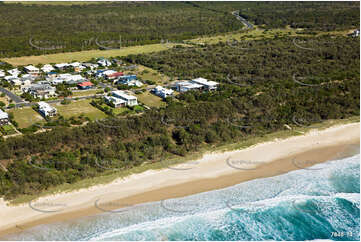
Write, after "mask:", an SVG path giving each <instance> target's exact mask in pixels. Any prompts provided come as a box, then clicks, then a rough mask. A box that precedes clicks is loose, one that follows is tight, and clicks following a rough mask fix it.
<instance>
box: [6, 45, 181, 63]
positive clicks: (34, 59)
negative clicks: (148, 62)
mask: <svg viewBox="0 0 361 242" xmlns="http://www.w3.org/2000/svg"><path fill="white" fill-rule="evenodd" d="M173 46H174V44H167V45H165V44H152V45H142V46H130V47H124V48H122V49H116V50H87V51H78V52H67V53H59V54H51V55H40V56H24V57H14V58H4V59H2V60H3V61H6V62H8V63H10V64H12V65H14V66H20V65H28V64H33V65H36V64H48V63H62V62H71V61H73V60H76V61H88V60H90V59H92V58H97V57H106V58H108V57H115V56H127V55H130V54H142V53H149V52H156V51H162V50H166V49H169V48H172V47H173Z"/></svg>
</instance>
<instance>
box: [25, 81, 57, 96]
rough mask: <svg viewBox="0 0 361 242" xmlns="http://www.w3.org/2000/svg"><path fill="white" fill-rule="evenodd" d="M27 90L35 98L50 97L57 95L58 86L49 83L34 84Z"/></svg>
mask: <svg viewBox="0 0 361 242" xmlns="http://www.w3.org/2000/svg"><path fill="white" fill-rule="evenodd" d="M26 91H27V92H28V93H30V94H31V95H32V96H33V97H34V98H50V97H53V96H56V93H55V91H56V88H55V87H52V86H50V85H49V84H32V85H31V86H30V87H28V88H27V90H26Z"/></svg>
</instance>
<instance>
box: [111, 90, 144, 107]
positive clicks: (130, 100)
mask: <svg viewBox="0 0 361 242" xmlns="http://www.w3.org/2000/svg"><path fill="white" fill-rule="evenodd" d="M112 96H113V97H116V98H119V99H122V100H124V101H126V105H127V106H134V105H138V100H137V97H135V96H132V95H129V94H127V93H126V92H124V91H112Z"/></svg>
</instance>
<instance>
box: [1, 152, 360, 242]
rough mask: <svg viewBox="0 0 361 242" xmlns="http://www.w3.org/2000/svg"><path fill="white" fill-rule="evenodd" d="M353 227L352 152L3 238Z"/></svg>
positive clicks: (288, 235)
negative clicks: (266, 176) (207, 190)
mask: <svg viewBox="0 0 361 242" xmlns="http://www.w3.org/2000/svg"><path fill="white" fill-rule="evenodd" d="M97 206H100V205H99V204H98V205H97ZM100 209H101V208H100ZM104 211H107V210H104ZM359 228H360V155H359V154H357V155H355V156H352V157H348V158H344V159H341V160H335V161H329V162H326V163H322V164H318V165H315V166H312V167H310V168H307V169H301V170H296V171H292V172H289V173H286V174H283V175H279V176H275V177H270V178H262V179H256V180H252V181H248V182H244V183H241V184H238V185H235V186H231V187H227V188H224V189H220V190H214V191H209V192H204V193H199V194H196V195H192V196H187V197H183V198H178V199H169V200H165V201H161V202H152V203H146V204H141V205H137V206H129V207H127V208H123V209H119V210H109V211H107V212H104V213H102V214H100V215H95V216H89V217H85V218H81V219H77V220H73V221H71V222H62V223H54V224H47V225H40V226H37V227H34V228H31V229H29V230H25V231H23V232H20V233H18V234H14V235H11V236H8V237H6V238H2V239H6V240H131V241H133V240H134V241H137V240H217V241H220V240H230V241H234V240H316V239H330V240H360V229H359Z"/></svg>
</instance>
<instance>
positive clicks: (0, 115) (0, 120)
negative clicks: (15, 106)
mask: <svg viewBox="0 0 361 242" xmlns="http://www.w3.org/2000/svg"><path fill="white" fill-rule="evenodd" d="M8 123H9V115H8V114H7V113H5V112H4V111H3V110H1V109H0V125H5V124H8Z"/></svg>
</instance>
